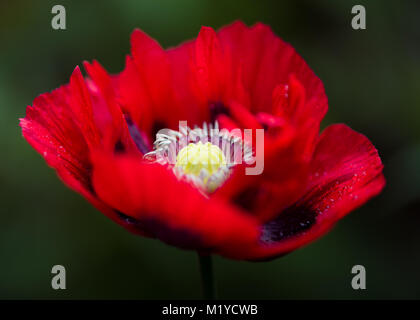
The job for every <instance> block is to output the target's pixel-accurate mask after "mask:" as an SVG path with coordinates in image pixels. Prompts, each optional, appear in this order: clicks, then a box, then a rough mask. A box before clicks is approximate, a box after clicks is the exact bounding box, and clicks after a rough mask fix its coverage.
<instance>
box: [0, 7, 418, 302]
mask: <svg viewBox="0 0 420 320" xmlns="http://www.w3.org/2000/svg"><path fill="white" fill-rule="evenodd" d="M416 3H417V4H416ZM54 4H62V5H64V6H65V8H66V9H67V30H65V31H56V30H53V29H52V28H51V19H52V16H53V15H52V14H51V8H52V6H53V5H54ZM355 4H364V5H365V7H366V11H367V30H364V31H355V30H353V29H352V28H351V25H350V22H351V18H352V15H351V8H352V6H353V5H355ZM419 18H420V6H419V5H418V1H360V0H357V1H356V0H355V1H334V0H330V1H271V2H269V1H251V0H242V1H227V0H225V1H214V0H176V1H169V0H166V1H134V0H130V1H117V0H115V1H59V0H56V1H29V0H28V1H5V0H1V2H0V200H1V202H0V298H7V299H9V298H25V299H28V298H29V299H32V298H60V299H61V298H65V299H67V298H77V299H86V298H106V299H108V298H116V299H120V298H130V299H131V298H134V299H149V298H199V297H200V296H201V293H200V290H201V288H200V282H199V273H198V269H197V258H196V255H195V254H194V252H189V251H181V250H178V249H176V248H172V247H168V246H166V245H164V244H162V243H160V242H158V241H155V240H148V239H142V238H139V237H136V236H134V235H132V234H130V233H128V232H126V231H125V230H123V229H122V228H121V227H119V226H117V225H115V224H114V223H112V222H111V221H110V220H108V219H107V218H105V217H104V216H103V215H102V214H100V213H99V212H97V211H96V210H95V209H94V208H93V207H91V206H90V205H89V204H88V203H87V202H86V201H85V200H84V199H83V198H82V197H80V196H79V195H77V194H76V193H74V192H72V191H71V190H69V189H67V188H66V187H65V186H64V185H63V184H62V183H61V182H60V181H59V179H58V178H57V177H56V175H55V173H54V172H53V170H51V169H50V168H48V167H47V166H46V165H45V162H44V160H43V159H42V158H41V157H40V156H39V155H38V154H37V153H36V152H35V151H34V150H33V149H32V148H31V147H30V146H29V145H28V144H27V143H26V142H25V141H24V139H23V138H22V136H21V132H20V129H19V127H18V118H19V117H23V116H24V114H25V107H26V106H27V105H29V104H31V103H32V100H33V99H34V98H35V97H36V96H37V95H38V94H40V93H43V92H46V91H50V90H52V89H54V88H56V87H58V86H59V85H61V84H63V83H66V82H68V79H69V77H70V74H71V72H72V71H73V69H74V67H75V66H76V65H78V64H81V63H82V61H83V60H92V59H98V60H99V61H100V62H101V63H102V64H103V65H104V66H105V68H107V70H109V71H110V72H113V73H117V72H119V71H121V69H122V68H123V63H124V57H125V55H126V54H127V53H129V35H130V33H131V31H132V30H133V29H134V28H135V27H139V28H141V29H143V30H144V31H146V32H147V33H148V34H150V35H151V36H152V37H154V38H156V39H157V40H158V41H159V42H160V43H161V44H162V46H164V47H168V46H174V45H177V44H178V43H180V42H182V41H184V40H186V39H189V38H192V37H195V36H196V35H197V34H198V32H199V29H200V26H201V25H209V26H212V27H214V28H219V27H221V26H223V25H225V24H228V23H230V22H232V21H233V20H236V19H242V20H243V21H244V22H245V23H247V24H253V23H255V22H256V21H262V22H265V23H267V24H268V25H270V26H271V27H272V28H273V30H274V31H275V32H276V33H277V34H278V35H279V36H280V37H282V38H283V39H285V40H286V41H288V42H290V43H291V44H292V45H293V46H294V47H295V48H296V49H297V51H298V52H299V53H300V54H301V55H302V56H303V57H304V59H305V60H306V61H307V62H308V64H309V65H310V66H311V67H312V68H313V69H314V70H315V72H316V73H317V75H318V76H319V77H320V78H321V79H322V81H323V82H324V84H325V88H326V91H327V95H328V97H329V105H330V110H329V113H328V115H327V117H326V119H325V120H324V122H323V126H325V125H327V124H329V123H333V122H345V123H347V124H348V125H350V126H351V127H352V128H354V129H356V130H358V131H360V132H363V133H364V134H366V135H367V136H368V137H369V138H370V139H371V140H372V142H373V143H374V145H375V146H376V147H377V148H378V150H379V152H380V154H381V156H382V159H383V161H384V163H385V175H386V178H387V187H386V189H385V191H384V192H383V194H382V195H380V196H379V197H377V198H375V199H373V200H372V201H370V202H369V203H368V204H367V205H366V206H364V207H363V208H361V209H359V210H357V211H355V212H354V213H352V214H350V215H349V216H348V217H346V218H345V219H344V220H342V221H341V222H340V223H339V224H338V225H337V227H336V228H335V229H334V230H333V231H332V232H331V233H329V234H328V235H327V236H325V237H323V238H322V239H321V240H319V241H317V242H315V243H313V244H311V245H309V246H307V247H305V248H303V249H301V250H298V251H296V252H294V253H292V254H290V255H288V256H286V257H284V258H281V259H278V260H275V261H272V262H265V263H250V262H237V261H230V260H226V259H222V258H219V257H217V258H216V259H215V269H216V277H217V280H218V287H219V292H220V297H221V298H264V299H267V298H268V299H285V298H291V299H295V298H299V299H300V298H309V299H312V298H321V299H324V298H328V299H342V298H344V299H372V298H375V299H376V298H386V299H389V298H419V297H420V289H419V288H418V285H419V282H420V271H419V270H420V192H419V191H420V94H419V89H420V41H419V40H420V37H419V36H420V28H419V21H420V20H419ZM164 188H165V186H162V189H163V190H164ZM163 195H164V191H163ZM55 264H62V265H64V266H65V267H66V269H67V287H68V289H67V290H64V291H54V290H52V289H51V286H50V280H51V273H50V272H51V268H52V266H53V265H55ZM355 264H362V265H364V266H365V267H366V270H367V290H364V291H354V290H353V289H352V288H351V285H350V281H351V278H352V275H351V273H350V270H351V268H352V266H353V265H355Z"/></svg>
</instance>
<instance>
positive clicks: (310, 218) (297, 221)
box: [260, 206, 317, 244]
mask: <svg viewBox="0 0 420 320" xmlns="http://www.w3.org/2000/svg"><path fill="white" fill-rule="evenodd" d="M316 217H317V213H316V212H315V211H314V210H313V209H311V208H306V207H303V206H292V207H290V208H288V209H286V210H285V211H283V212H282V213H280V214H279V216H278V217H276V218H275V219H274V220H271V221H269V222H267V223H265V224H264V225H263V226H262V232H261V239H260V240H261V241H262V242H263V243H266V244H273V243H276V242H279V241H282V240H285V239H288V238H291V237H293V236H296V235H298V234H301V233H303V232H305V231H307V230H309V229H310V228H311V227H312V226H313V225H314V224H315V222H316Z"/></svg>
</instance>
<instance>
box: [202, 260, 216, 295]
mask: <svg viewBox="0 0 420 320" xmlns="http://www.w3.org/2000/svg"><path fill="white" fill-rule="evenodd" d="M198 259H199V261H200V271H201V282H202V285H203V296H204V299H208V300H215V299H216V286H215V284H214V274H213V261H212V257H211V255H202V254H198Z"/></svg>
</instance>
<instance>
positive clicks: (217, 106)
mask: <svg viewBox="0 0 420 320" xmlns="http://www.w3.org/2000/svg"><path fill="white" fill-rule="evenodd" d="M209 107H210V121H211V123H214V122H215V121H216V120H217V116H218V115H220V114H225V115H227V116H230V110H229V109H228V108H227V107H226V106H225V105H224V104H223V103H222V102H211V103H210V105H209Z"/></svg>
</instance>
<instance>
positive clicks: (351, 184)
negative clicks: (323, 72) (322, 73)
mask: <svg viewBox="0 0 420 320" xmlns="http://www.w3.org/2000/svg"><path fill="white" fill-rule="evenodd" d="M84 67H85V70H86V73H87V76H83V75H82V72H81V70H80V69H79V67H76V69H75V70H74V72H73V74H72V75H71V77H70V82H69V84H65V85H63V86H61V87H59V88H58V89H56V90H54V91H52V92H50V93H44V94H42V95H40V96H39V97H37V98H36V99H35V100H34V101H33V104H32V106H29V107H28V108H27V110H26V116H25V118H23V119H21V127H22V132H23V135H24V137H25V139H26V140H27V141H28V142H29V143H30V144H31V146H32V147H33V148H34V149H35V150H36V151H37V152H39V153H40V154H41V155H42V156H43V157H44V159H45V161H46V162H47V163H48V165H49V166H51V167H52V168H54V169H55V170H56V172H57V174H58V176H59V177H60V178H61V179H62V180H63V182H64V183H65V184H66V185H67V186H69V187H70V188H71V189H73V190H74V191H76V192H78V193H80V194H81V195H82V196H83V197H85V198H86V199H87V200H88V201H89V202H90V203H92V204H93V205H94V206H95V207H96V208H97V209H98V210H100V211H101V212H102V213H103V214H105V215H106V216H108V217H109V218H111V219H112V220H113V221H115V222H116V223H118V224H120V225H121V226H123V227H124V228H126V229H127V230H129V231H131V232H134V233H136V234H139V235H141V236H145V237H151V238H157V239H159V240H161V241H163V242H165V243H168V244H170V245H173V246H177V247H180V248H184V249H191V250H195V251H198V252H199V253H200V254H213V253H214V254H219V255H222V256H225V257H228V258H232V259H242V260H255V261H260V260H267V259H272V258H275V257H278V256H281V255H284V254H287V253H289V252H291V251H293V250H295V249H297V248H299V247H301V246H303V245H306V244H308V243H310V242H312V241H314V240H316V239H317V238H319V237H320V236H322V235H324V234H325V233H326V232H328V231H329V230H330V229H331V228H332V227H333V226H334V225H335V223H336V222H337V221H338V220H340V219H341V218H343V217H344V216H345V215H346V214H348V213H350V212H351V211H352V210H354V209H356V208H358V207H359V206H361V205H362V204H364V203H365V202H366V201H368V200H369V199H370V198H372V197H374V196H375V195H377V194H379V193H380V192H381V190H382V189H383V187H384V185H385V180H384V177H383V174H382V169H383V166H382V162H381V159H380V157H379V155H378V152H377V150H376V149H375V147H374V146H373V145H372V143H371V142H370V141H369V140H368V138H366V137H365V136H364V135H363V134H360V133H358V132H356V131H354V130H352V129H351V128H349V127H348V126H346V125H344V124H334V125H330V126H328V127H327V128H325V129H324V130H322V132H320V123H321V121H322V119H323V118H324V116H325V114H326V112H327V109H328V101H327V96H326V94H325V90H324V86H323V84H322V82H321V80H320V79H319V78H318V77H317V76H316V75H315V74H314V72H313V71H312V70H311V69H310V68H309V66H308V65H307V64H306V62H305V61H304V60H303V59H302V57H301V56H300V55H299V54H297V53H296V51H295V50H294V48H293V47H292V46H291V45H289V44H288V43H286V42H284V41H283V40H281V39H280V38H279V37H277V36H276V35H275V34H274V33H273V32H272V31H271V29H270V28H269V27H268V26H266V25H264V24H261V23H257V24H255V25H254V26H252V27H248V26H246V25H245V24H243V23H242V22H235V23H233V24H231V25H228V26H225V27H223V28H222V29H220V30H219V31H217V32H215V31H214V30H213V29H212V28H209V27H202V29H201V30H200V32H199V34H198V36H197V38H196V39H194V40H191V41H188V42H185V43H183V44H181V45H179V46H178V47H175V48H170V49H167V50H164V49H162V47H161V46H160V45H159V44H158V43H157V42H156V41H155V40H153V39H152V38H150V37H149V36H148V35H146V34H145V33H144V32H142V31H140V30H135V31H134V32H133V33H132V35H131V54H130V55H128V56H127V57H126V63H125V68H124V70H123V71H122V72H121V73H119V74H117V75H110V74H108V72H107V71H105V69H104V68H103V67H102V66H101V65H100V64H99V63H98V62H96V61H94V62H92V63H87V62H86V63H85V64H84ZM343 120H344V121H345V119H343ZM183 121H184V122H186V123H187V125H188V127H187V128H181V127H180V126H179V123H180V122H183ZM213 129H220V130H219V133H217V134H216V139H215V140H214V139H213V140H214V141H216V142H214V141H213V140H211V139H209V141H210V142H209V143H201V141H202V140H203V139H204V140H205V139H207V138H213V136H212V133H211V132H212V130H213ZM238 129H239V130H240V131H239V132H240V134H237V132H238ZM246 129H249V130H250V131H251V133H252V138H251V139H247V138H246V135H245V134H243V132H244V130H246ZM162 130H163V131H162ZM165 130H166V131H165ZM222 132H223V133H222ZM232 132H236V134H234V133H232ZM257 132H263V145H262V146H261V144H258V141H256V140H258V139H256V137H258V134H257ZM188 134H190V135H193V136H194V137H193V138H194V139H193V140H191V141H188V142H189V144H188V146H185V148H180V139H181V138H184V137H187V135H188ZM211 141H213V142H211ZM253 142H254V143H253ZM223 143H228V144H231V143H232V144H233V143H239V145H240V146H242V147H244V146H245V148H244V150H243V152H242V155H241V160H245V161H243V162H240V163H234V164H232V163H227V161H226V159H225V158H227V157H228V156H229V155H230V154H227V152H226V150H225V148H224V147H223V146H222V145H223ZM177 147H178V148H177ZM259 147H261V150H262V152H263V153H262V154H263V163H264V167H263V168H262V169H261V170H260V172H258V173H257V174H252V175H250V174H247V170H249V169H252V168H255V167H256V166H257V164H256V163H257V162H258V160H259V158H258V148H259ZM179 149H182V150H179ZM187 151H188V152H190V157H189V158H188V159H187V160H186V163H181V160H182V159H183V155H184V154H185V152H187ZM159 155H160V156H161V157H160V158H159ZM162 155H163V156H162ZM203 155H204V156H205V155H209V156H210V157H213V158H216V161H215V162H214V163H212V165H208V163H206V161H203ZM194 157H195V158H197V159H198V163H197V162H196V163H193V162H191V160H192V159H191V158H194ZM197 159H196V160H197ZM249 159H254V160H255V161H254V162H252V161H251V162H250V161H246V160H249ZM184 160H185V159H184ZM204 160H205V157H204ZM349 241H350V239H349Z"/></svg>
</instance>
